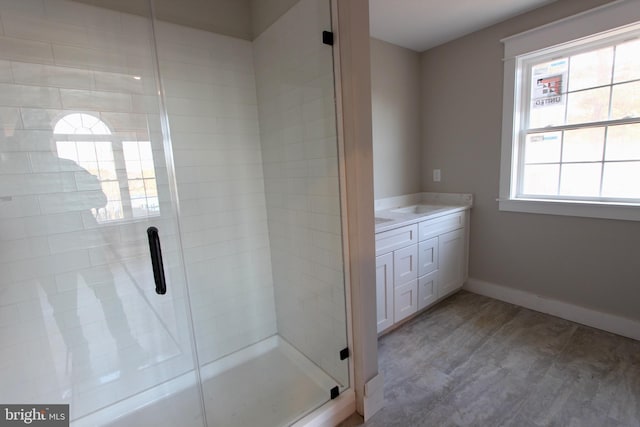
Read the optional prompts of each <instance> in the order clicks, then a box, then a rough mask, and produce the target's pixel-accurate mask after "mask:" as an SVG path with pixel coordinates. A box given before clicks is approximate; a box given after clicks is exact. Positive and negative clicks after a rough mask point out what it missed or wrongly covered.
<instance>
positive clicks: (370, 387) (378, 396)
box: [363, 372, 384, 421]
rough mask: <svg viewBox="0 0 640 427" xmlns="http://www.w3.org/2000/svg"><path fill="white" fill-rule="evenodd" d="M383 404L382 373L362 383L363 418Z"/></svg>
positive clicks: (369, 416) (379, 408)
mask: <svg viewBox="0 0 640 427" xmlns="http://www.w3.org/2000/svg"><path fill="white" fill-rule="evenodd" d="M383 406H384V379H383V377H382V373H381V372H378V375H376V376H375V377H373V378H371V379H370V380H369V381H367V383H366V384H365V385H364V411H363V412H364V420H365V421H367V420H368V419H369V418H371V417H372V416H373V415H374V414H375V413H376V412H378V411H379V410H381V409H382V408H383Z"/></svg>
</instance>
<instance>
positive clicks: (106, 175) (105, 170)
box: [98, 162, 118, 180]
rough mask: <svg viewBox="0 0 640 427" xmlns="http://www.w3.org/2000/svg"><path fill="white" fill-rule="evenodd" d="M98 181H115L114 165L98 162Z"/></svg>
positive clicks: (112, 163)
mask: <svg viewBox="0 0 640 427" xmlns="http://www.w3.org/2000/svg"><path fill="white" fill-rule="evenodd" d="M98 167H99V168H100V179H108V180H116V179H118V177H117V175H116V164H115V163H114V162H99V163H98Z"/></svg>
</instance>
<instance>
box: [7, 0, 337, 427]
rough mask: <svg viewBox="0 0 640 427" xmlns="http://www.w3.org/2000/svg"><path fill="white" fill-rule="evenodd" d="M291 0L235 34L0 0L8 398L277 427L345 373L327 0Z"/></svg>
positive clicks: (34, 0) (76, 418)
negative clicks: (325, 37)
mask: <svg viewBox="0 0 640 427" xmlns="http://www.w3.org/2000/svg"><path fill="white" fill-rule="evenodd" d="M169 3H170V2H169ZM245 3H246V4H247V5H248V4H251V3H250V2H248V1H247V2H245ZM280 3H282V2H280ZM291 3H292V6H291V8H289V9H288V10H287V11H286V12H285V13H284V14H283V15H281V16H280V17H279V18H278V19H277V20H276V21H275V22H273V23H272V24H271V25H270V26H268V28H266V29H265V30H264V31H262V32H261V33H260V34H257V35H255V36H254V37H253V38H252V40H246V39H241V38H236V37H231V36H227V35H221V34H216V33H213V32H210V31H205V30H200V29H195V28H193V27H191V26H187V25H181V24H180V23H175V22H169V21H167V20H164V19H157V16H156V14H157V12H158V10H156V8H158V7H159V6H160V5H154V3H153V0H152V1H147V0H144V1H137V0H136V1H130V2H110V1H104V2H101V1H93V0H83V1H72V0H0V124H1V126H2V133H1V134H0V378H1V379H2V380H1V381H0V404H24V405H34V404H58V403H66V404H69V405H70V418H71V422H72V425H76V426H84V425H87V426H89V425H91V426H95V425H118V426H128V425H131V426H134V425H135V426H139V425H155V426H203V425H208V426H279V425H289V424H292V423H294V422H295V421H296V420H298V419H300V418H301V417H303V416H304V415H305V414H308V413H309V412H311V411H313V410H314V409H316V408H318V407H320V406H321V405H323V404H325V403H326V402H327V401H329V400H330V399H331V398H332V397H335V396H336V394H338V393H341V392H342V391H344V390H345V389H347V388H348V387H349V359H348V358H345V354H344V352H342V356H341V350H343V349H345V348H346V347H347V321H346V303H345V298H346V297H345V292H346V288H345V279H344V268H343V245H342V226H341V212H340V180H339V170H338V169H339V168H338V165H339V162H338V143H337V134H336V115H335V96H334V76H333V53H332V47H331V46H330V45H326V44H323V43H322V32H323V31H324V30H330V29H331V5H330V1H329V0H300V1H297V2H295V1H292V2H291ZM294 3H295V4H294ZM95 4H105V5H109V7H110V8H109V9H107V8H103V7H98V6H96V5H95ZM115 4H119V5H120V9H118V8H117V7H116V6H115ZM187 5H188V2H187ZM185 7H186V6H185ZM160 12H162V11H161V10H160ZM158 16H161V17H162V16H164V15H163V14H162V13H160V14H158ZM247 19H248V18H247ZM154 230H157V231H158V234H157V237H156V235H155V234H154ZM156 243H159V245H160V246H159V248H160V249H161V250H160V251H161V257H160V253H159V252H160V251H158V252H157V253H156V255H157V257H156V265H153V266H152V259H151V258H152V257H151V254H150V249H153V247H154V244H156ZM162 275H163V276H164V280H163V278H162V277H160V276H162ZM163 284H165V285H166V293H163V292H162V290H161V289H160V285H163Z"/></svg>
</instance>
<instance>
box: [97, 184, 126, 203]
mask: <svg viewBox="0 0 640 427" xmlns="http://www.w3.org/2000/svg"><path fill="white" fill-rule="evenodd" d="M102 191H103V192H104V194H105V195H106V196H107V199H108V200H109V201H111V202H113V201H119V200H121V199H122V198H121V197H120V186H119V185H118V181H102Z"/></svg>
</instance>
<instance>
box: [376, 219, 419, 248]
mask: <svg viewBox="0 0 640 427" xmlns="http://www.w3.org/2000/svg"><path fill="white" fill-rule="evenodd" d="M417 242H418V225H417V224H413V225H407V226H405V227H400V228H396V229H394V230H389V231H383V232H382V233H378V234H376V256H378V255H383V254H386V253H387V252H391V251H395V250H396V249H400V248H404V247H405V246H409V245H411V244H414V243H417Z"/></svg>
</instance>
